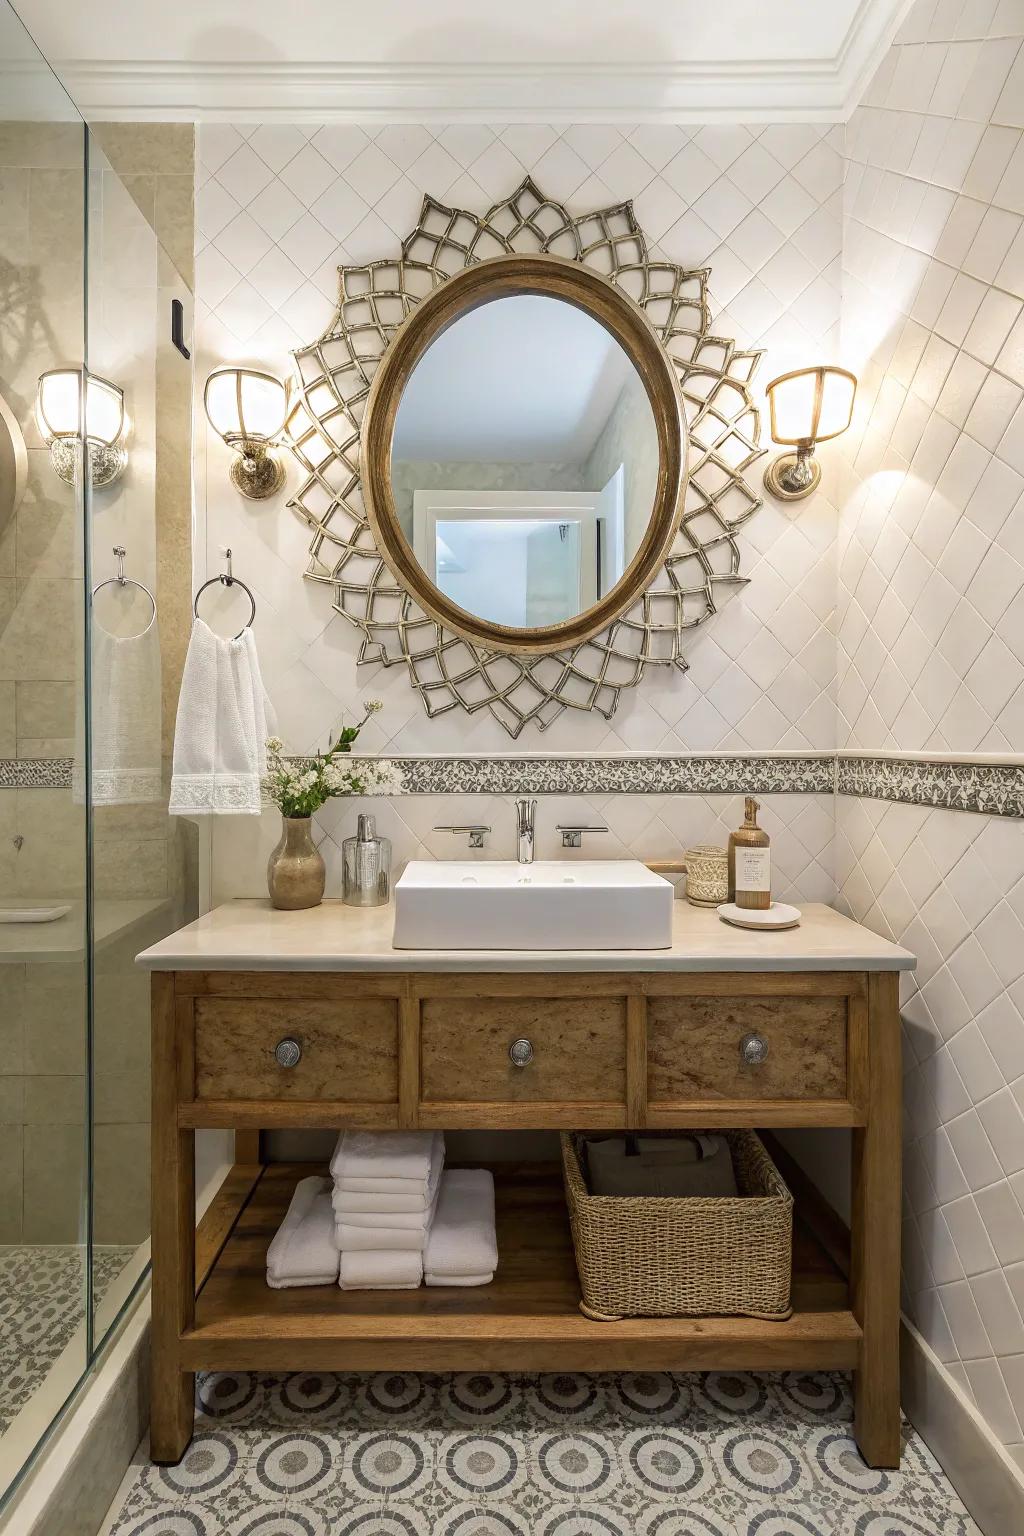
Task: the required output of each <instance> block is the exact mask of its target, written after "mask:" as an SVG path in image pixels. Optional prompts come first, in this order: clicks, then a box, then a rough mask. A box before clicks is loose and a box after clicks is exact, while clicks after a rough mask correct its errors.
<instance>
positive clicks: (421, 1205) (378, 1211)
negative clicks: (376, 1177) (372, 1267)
mask: <svg viewBox="0 0 1024 1536" xmlns="http://www.w3.org/2000/svg"><path fill="white" fill-rule="evenodd" d="M443 1168H444V1163H443V1161H442V1159H441V1158H440V1157H439V1158H438V1159H437V1161H436V1162H435V1163H434V1165H433V1167H432V1168H431V1170H430V1177H429V1180H428V1182H427V1184H426V1185H425V1186H423V1185H421V1186H420V1189H419V1191H418V1193H416V1194H392V1193H390V1192H389V1193H381V1194H374V1195H370V1194H364V1193H361V1192H359V1191H356V1190H350V1189H339V1188H338V1186H337V1184H335V1186H334V1193H333V1194H332V1196H331V1200H332V1203H333V1205H334V1211H335V1215H337V1216H338V1217H339V1218H340V1219H341V1220H343V1221H350V1222H351V1223H352V1225H353V1226H354V1227H361V1226H366V1225H367V1224H368V1223H367V1222H365V1221H363V1220H362V1219H357V1217H358V1218H362V1217H363V1216H370V1217H371V1218H372V1220H374V1221H376V1220H379V1218H380V1217H381V1216H385V1215H386V1216H389V1217H390V1216H396V1217H397V1216H398V1215H401V1216H402V1218H403V1219H402V1220H401V1221H398V1220H395V1221H388V1222H387V1223H386V1225H387V1226H391V1227H413V1226H415V1225H416V1222H417V1221H420V1222H422V1221H423V1218H424V1216H425V1215H426V1213H427V1212H428V1211H430V1210H431V1209H432V1208H433V1206H434V1205H435V1204H436V1202H437V1192H438V1189H439V1188H440V1186H441V1173H442V1170H443ZM380 1182H381V1183H385V1182H386V1183H396V1184H397V1183H398V1182H399V1180H397V1179H392V1180H381V1181H380ZM405 1216H412V1217H413V1218H414V1219H413V1220H412V1221H406V1220H405V1219H404V1218H405Z"/></svg>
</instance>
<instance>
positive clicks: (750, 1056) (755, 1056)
mask: <svg viewBox="0 0 1024 1536" xmlns="http://www.w3.org/2000/svg"><path fill="white" fill-rule="evenodd" d="M740 1055H741V1056H742V1058H743V1060H744V1062H745V1063H746V1065H747V1066H748V1067H759V1066H760V1065H761V1063H762V1062H763V1061H766V1060H767V1057H768V1041H767V1040H765V1039H764V1037H763V1036H761V1035H744V1036H743V1039H742V1040H741V1041H740Z"/></svg>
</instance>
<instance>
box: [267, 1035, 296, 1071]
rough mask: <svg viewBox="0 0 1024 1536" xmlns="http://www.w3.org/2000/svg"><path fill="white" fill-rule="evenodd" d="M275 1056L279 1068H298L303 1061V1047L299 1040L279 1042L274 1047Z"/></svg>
mask: <svg viewBox="0 0 1024 1536" xmlns="http://www.w3.org/2000/svg"><path fill="white" fill-rule="evenodd" d="M274 1056H275V1058H276V1060H277V1064H278V1066H279V1067H296V1066H298V1064H299V1061H300V1060H301V1059H302V1046H301V1045H300V1044H299V1042H298V1041H297V1040H291V1039H285V1040H279V1041H278V1042H277V1045H276V1046H275V1047H274Z"/></svg>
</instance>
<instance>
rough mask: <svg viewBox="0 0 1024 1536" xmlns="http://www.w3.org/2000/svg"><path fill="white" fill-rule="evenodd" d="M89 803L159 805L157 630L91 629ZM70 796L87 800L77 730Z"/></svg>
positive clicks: (153, 626)
mask: <svg viewBox="0 0 1024 1536" xmlns="http://www.w3.org/2000/svg"><path fill="white" fill-rule="evenodd" d="M92 677H93V684H94V687H93V693H92V759H91V764H90V770H91V779H92V802H93V804H94V805H145V804H148V803H150V802H151V801H155V800H159V799H160V798H161V795H162V790H161V784H160V631H159V629H158V628H157V624H156V621H155V619H154V621H153V623H152V624H151V625H150V626H149V628H148V629H147V630H146V631H145V632H144V633H142V634H138V635H125V636H121V635H111V634H108V633H107V631H106V630H105V629H102V628H101V627H100V625H99V623H98V622H97V623H95V624H94V625H93V630H92ZM71 778H72V784H71V791H72V797H73V799H74V800H75V803H76V804H78V805H81V804H84V801H85V753H84V727H83V725H82V723H81V719H80V720H79V724H78V727H77V728H76V746H75V762H74V768H73V771H72V776H71Z"/></svg>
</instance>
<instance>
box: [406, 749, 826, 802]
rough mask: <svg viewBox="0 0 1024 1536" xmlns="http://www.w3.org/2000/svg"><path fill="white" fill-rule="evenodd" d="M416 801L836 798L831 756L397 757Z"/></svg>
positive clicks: (408, 790)
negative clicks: (470, 797) (468, 797)
mask: <svg viewBox="0 0 1024 1536" xmlns="http://www.w3.org/2000/svg"><path fill="white" fill-rule="evenodd" d="M389 761H391V762H393V763H394V764H395V766H396V767H397V768H399V769H400V770H401V772H402V775H403V777H404V779H405V785H406V793H407V794H412V795H452V794H461V795H464V794H490V795H519V794H523V795H597V794H609V795H733V794H743V793H753V794H760V795H769V794H797V795H813V794H831V793H832V790H833V787H834V782H835V759H834V757H831V756H827V757H759V756H756V755H745V756H744V755H739V754H737V755H736V756H730V757H655V756H649V755H644V754H638V755H637V756H635V757H395V758H391V759H389Z"/></svg>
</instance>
